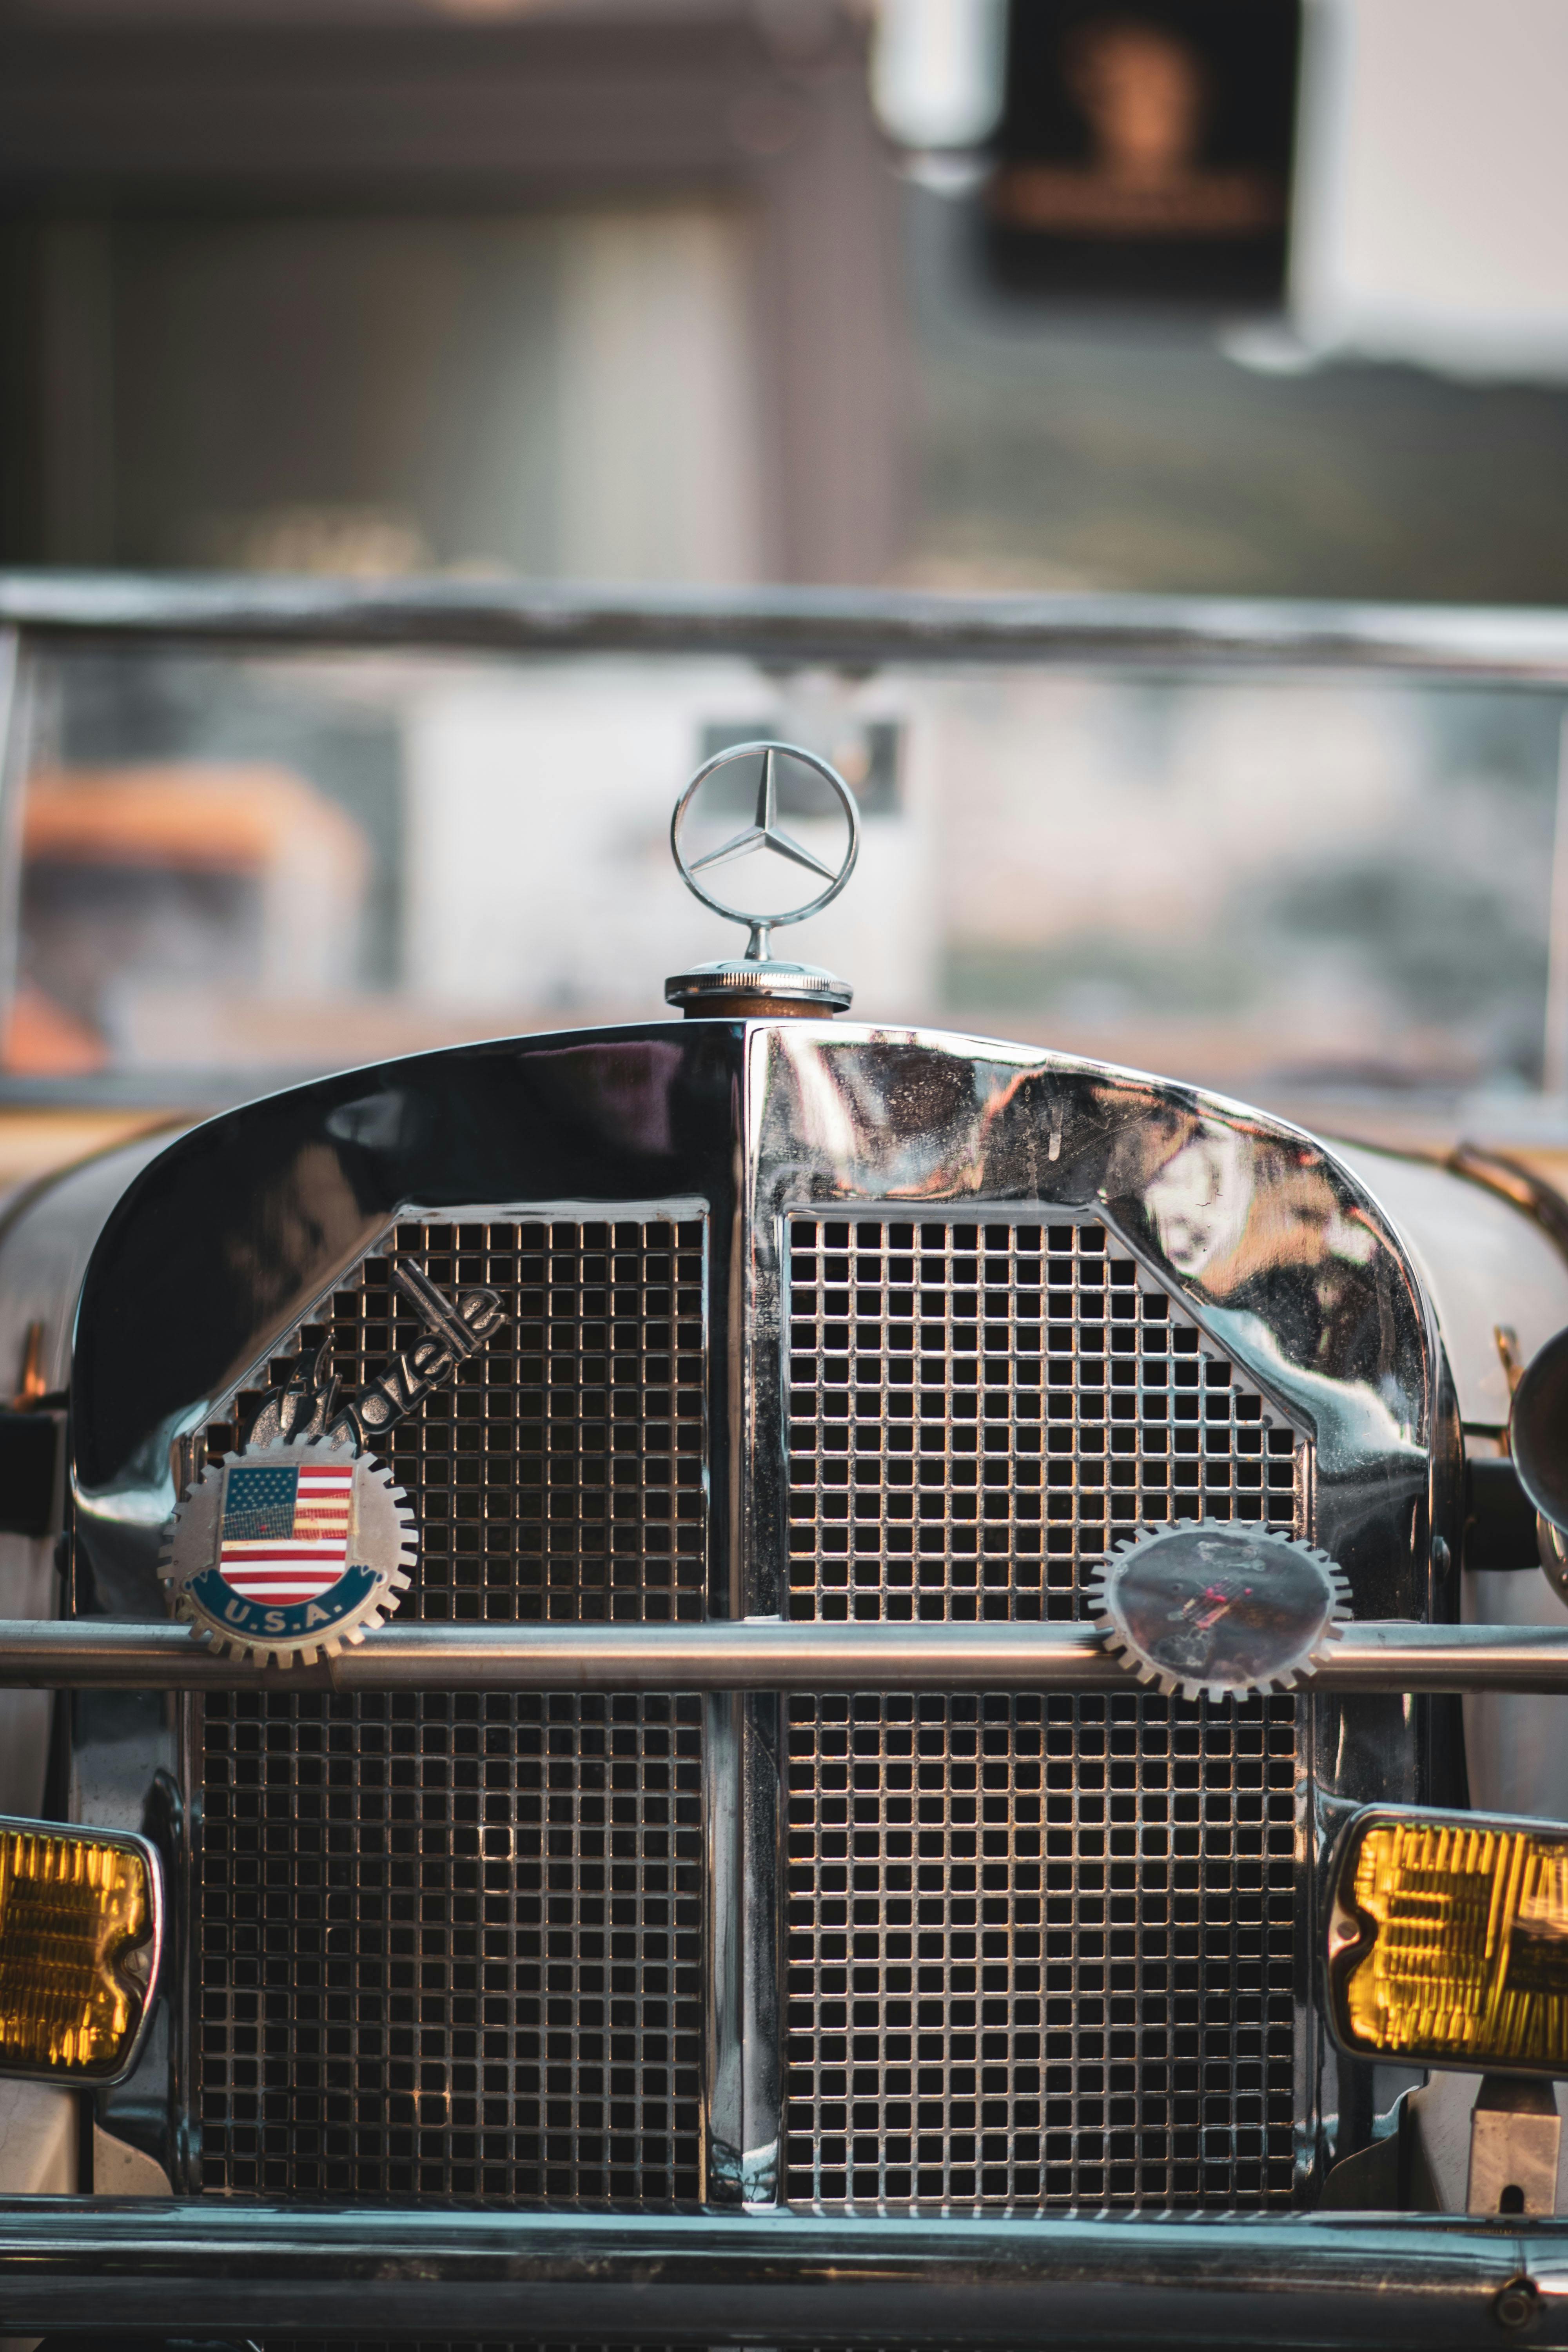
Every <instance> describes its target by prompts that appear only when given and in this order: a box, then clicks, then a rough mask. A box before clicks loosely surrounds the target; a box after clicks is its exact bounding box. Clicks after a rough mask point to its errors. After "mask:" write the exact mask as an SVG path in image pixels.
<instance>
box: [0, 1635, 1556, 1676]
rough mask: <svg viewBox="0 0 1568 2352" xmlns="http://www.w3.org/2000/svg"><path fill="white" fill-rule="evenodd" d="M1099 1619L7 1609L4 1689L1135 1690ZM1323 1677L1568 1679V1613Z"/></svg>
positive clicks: (1362, 1658) (1349, 1657) (1414, 1641)
mask: <svg viewBox="0 0 1568 2352" xmlns="http://www.w3.org/2000/svg"><path fill="white" fill-rule="evenodd" d="M1137 1687H1138V1685H1137V1682H1136V1680H1135V1678H1134V1676H1133V1675H1131V1672H1130V1671H1129V1669H1128V1668H1127V1667H1126V1666H1124V1665H1123V1664H1122V1663H1121V1660H1120V1659H1119V1658H1116V1657H1113V1656H1112V1655H1111V1654H1110V1652H1109V1651H1108V1650H1107V1649H1106V1647H1105V1644H1104V1642H1103V1640H1102V1638H1101V1636H1100V1632H1099V1630H1098V1628H1097V1627H1095V1626H1093V1625H1088V1624H1058V1623H1050V1624H1025V1625H1004V1624H996V1625H989V1624H985V1625H892V1626H886V1625H844V1624H837V1625H836V1624H826V1625H805V1624H783V1623H776V1622H758V1621H755V1620H753V1621H752V1622H750V1623H746V1624H734V1623H714V1624H708V1625H533V1624H517V1625H504V1624H491V1625H479V1624H471V1625H461V1626H449V1625H418V1624H408V1623H402V1622H399V1623H396V1624H393V1625H384V1626H381V1627H379V1628H377V1630H376V1631H375V1632H374V1633H367V1634H366V1635H365V1638H364V1640H363V1642H362V1643H358V1644H357V1645H356V1646H355V1647H354V1648H353V1650H347V1651H345V1652H344V1653H343V1654H342V1656H341V1657H338V1658H333V1659H331V1661H330V1662H327V1663H324V1664H321V1665H317V1666H302V1667H300V1668H298V1669H297V1670H295V1671H293V1672H290V1673H287V1674H286V1673H284V1672H282V1671H280V1670H279V1668H276V1667H261V1666H250V1665H243V1664H240V1663H239V1662H238V1661H237V1660H236V1659H233V1658H222V1657H215V1655H214V1654H213V1653H212V1652H211V1651H210V1650H208V1649H207V1648H205V1646H204V1644H203V1643H200V1642H198V1641H196V1640H195V1638H194V1637H193V1636H192V1634H191V1633H190V1632H189V1630H188V1629H187V1628H186V1627H185V1626H184V1625H169V1624H127V1623H124V1622H117V1621H114V1620H110V1619H105V1618H91V1617H89V1618H82V1619H79V1620H77V1621H76V1622H70V1621H62V1620H60V1619H57V1618H40V1619H37V1620H33V1621H28V1620H19V1619H11V1620H9V1621H3V1620H0V1690H75V1689H79V1690H176V1691H219V1690H243V1691H267V1690H270V1691H279V1692H285V1691H292V1690H315V1691H323V1690H341V1691H394V1690H429V1691H459V1690H466V1691H504V1690H559V1691H580V1690H594V1691H607V1690H616V1691H701V1690H708V1691H736V1690H738V1691H792V1690H794V1691H880V1690H922V1691H958V1690H966V1691H991V1690H994V1691H1007V1690H1060V1691H1110V1690H1126V1691H1136V1689H1137ZM1313 1688H1314V1691H1315V1692H1318V1693H1331V1692H1342V1693H1345V1694H1347V1695H1366V1694H1371V1693H1386V1694H1394V1693H1399V1692H1422V1691H1428V1692H1430V1691H1467V1690H1496V1691H1551V1692H1563V1691H1568V1627H1562V1626H1556V1625H1524V1626H1519V1625H1422V1624H1413V1623H1411V1622H1407V1621H1405V1620H1403V1619H1399V1620H1394V1621H1390V1622H1383V1623H1376V1622H1372V1623H1369V1622H1358V1623H1356V1624H1353V1625H1347V1626H1346V1627H1345V1630H1344V1634H1343V1637H1342V1639H1341V1640H1340V1641H1338V1642H1336V1643H1334V1646H1333V1652H1332V1654H1331V1656H1330V1657H1329V1658H1327V1659H1326V1660H1325V1661H1324V1664H1323V1665H1322V1666H1321V1669H1320V1670H1319V1672H1318V1674H1317V1675H1315V1676H1314V1677H1313Z"/></svg>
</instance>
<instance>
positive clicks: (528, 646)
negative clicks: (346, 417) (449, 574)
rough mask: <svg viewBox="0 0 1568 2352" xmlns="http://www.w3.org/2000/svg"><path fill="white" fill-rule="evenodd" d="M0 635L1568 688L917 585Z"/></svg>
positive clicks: (7, 575)
mask: <svg viewBox="0 0 1568 2352" xmlns="http://www.w3.org/2000/svg"><path fill="white" fill-rule="evenodd" d="M0 625H9V626H11V627H13V628H15V629H17V630H19V631H22V632H23V633H25V634H26V636H27V637H29V638H31V639H33V640H34V641H35V642H37V641H40V640H42V639H44V638H55V639H59V638H67V639H68V638H70V637H93V638H97V639H100V641H101V640H107V641H109V642H110V643H114V642H118V643H121V644H124V643H126V642H128V641H129V642H134V641H136V640H137V639H143V640H145V639H149V638H163V639H166V640H174V641H183V642H184V643H198V644H205V645H210V646H245V645H254V646H280V645H296V646H306V647H319V646H328V645H330V646H365V647H367V648H377V647H380V648H386V647H391V646H407V647H417V648H421V649H424V650H427V651H440V650H442V649H448V650H453V651H459V652H461V651H494V652H501V653H520V654H521V653H531V652H532V653H540V652H542V653H549V654H552V655H562V654H593V653H616V654H620V653H648V654H658V655H670V654H682V653H689V654H749V655H751V656H753V657H756V658H763V659H769V658H784V659H789V660H794V661H809V662H829V663H835V664H840V665H844V666H847V667H856V666H858V665H860V664H862V663H867V662H896V663H900V664H903V663H919V664H921V666H922V667H936V666H941V665H943V664H947V663H952V662H982V663H993V662H1023V663H1032V664H1033V663H1049V662H1063V663H1072V664H1074V665H1075V666H1080V667H1081V666H1082V665H1084V664H1093V665H1096V666H1105V667H1145V666H1148V665H1151V664H1152V665H1156V666H1169V665H1170V664H1173V663H1175V664H1179V665H1180V666H1182V667H1186V668H1192V669H1204V668H1207V669H1210V670H1216V671H1223V670H1226V669H1246V670H1253V671H1256V670H1258V669H1260V668H1262V669H1269V670H1286V671H1298V670H1317V671H1324V670H1327V671H1334V672H1340V673H1350V674H1352V675H1354V674H1365V673H1368V672H1373V673H1377V672H1381V673H1384V674H1387V675H1393V676H1397V677H1422V676H1429V677H1436V678H1441V679H1444V680H1453V679H1457V678H1468V679H1475V680H1481V679H1497V680H1500V681H1502V680H1515V681H1518V682H1521V683H1523V682H1529V681H1537V682H1541V683H1547V682H1551V681H1555V680H1563V679H1568V615H1565V614H1563V613H1561V612H1558V611H1551V610H1544V609H1535V610H1531V609H1529V608H1515V609H1512V610H1506V609H1500V608H1495V607H1494V608H1489V607H1486V606H1479V605H1478V606H1469V607H1466V606H1462V605H1460V606H1449V607H1445V606H1442V605H1434V604H1426V605H1420V604H1334V603H1329V602H1324V601H1316V602H1307V601H1304V600H1302V601H1291V602H1285V601H1282V600H1279V599H1276V598H1266V597H1219V596H1138V595H1123V594H1121V593H1102V594H1086V595H1077V594H1046V595H1037V594H1022V595H1019V594H1009V595H994V596H967V595H965V596H948V595H939V594H932V593H929V592H926V591H922V590H916V589H906V590H901V591H900V590H889V589H880V588H875V589H856V588H779V587H766V588H754V589H744V588H741V589H726V590H722V591H718V592H716V591H714V590H712V589H703V588H690V589H684V588H679V587H675V588H644V589H636V590H626V589H622V590H613V589H612V590H604V589H600V590H595V589H591V588H578V587H576V586H572V585H568V586H563V585H560V584H558V583H552V582H547V581H519V582H517V583H515V585H514V584H511V583H495V582H491V581H466V580H462V581H460V580H433V579H426V580H420V579H415V580H394V581H365V582H360V581H352V582H344V581H331V580H310V579H281V578H276V579H258V578H257V577H256V576H255V575H253V574H244V573H236V574H229V575H225V574H222V573H216V574H209V575H206V576H204V577H201V578H195V577H190V576H184V577H182V576H179V575H173V576H172V575H170V574H168V573H162V574H157V573H144V572H143V573H139V572H0Z"/></svg>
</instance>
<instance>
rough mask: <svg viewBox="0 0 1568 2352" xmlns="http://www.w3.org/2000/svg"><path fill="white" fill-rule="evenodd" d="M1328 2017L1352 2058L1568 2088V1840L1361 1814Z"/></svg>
mask: <svg viewBox="0 0 1568 2352" xmlns="http://www.w3.org/2000/svg"><path fill="white" fill-rule="evenodd" d="M1329 2008H1330V2016H1331V2022H1332V2025H1333V2031H1334V2034H1335V2038H1336V2039H1337V2040H1338V2041H1340V2042H1342V2043H1343V2045H1344V2047H1345V2048H1346V2049H1347V2050H1351V2051H1355V2052H1368V2051H1376V2052H1378V2053H1382V2054H1384V2055H1387V2056H1389V2057H1400V2058H1405V2059H1409V2060H1411V2061H1412V2062H1413V2063H1417V2064H1430V2065H1439V2066H1460V2067H1479V2068H1483V2069H1484V2068H1488V2067H1498V2068H1506V2069H1511V2070H1516V2071H1520V2072H1532V2071H1539V2072H1540V2073H1542V2074H1568V1828H1560V1827H1558V1826H1556V1825H1555V1824H1553V1823H1551V1822H1519V1821H1509V1820H1505V1819H1497V1818H1492V1817H1489V1816H1485V1815H1481V1814H1477V1813H1417V1812H1408V1813H1406V1812H1396V1811H1383V1810H1377V1811H1369V1812H1365V1813H1359V1814H1357V1816H1356V1818H1355V1819H1354V1821H1352V1823H1351V1824H1350V1827H1349V1829H1348V1830H1347V1831H1346V1832H1345V1834H1344V1837H1343V1838H1342V1841H1341V1843H1340V1845H1339V1847H1338V1849H1337V1850H1336V1854H1335V1864H1334V1874H1333V1905H1332V1916H1331V1923H1330V1929H1329Z"/></svg>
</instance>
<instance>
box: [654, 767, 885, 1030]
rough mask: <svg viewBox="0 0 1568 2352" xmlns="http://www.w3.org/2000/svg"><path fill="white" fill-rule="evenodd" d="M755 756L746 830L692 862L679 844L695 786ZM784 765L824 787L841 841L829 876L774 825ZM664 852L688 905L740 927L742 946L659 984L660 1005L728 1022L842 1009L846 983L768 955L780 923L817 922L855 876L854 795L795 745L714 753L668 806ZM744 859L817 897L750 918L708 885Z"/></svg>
mask: <svg viewBox="0 0 1568 2352" xmlns="http://www.w3.org/2000/svg"><path fill="white" fill-rule="evenodd" d="M759 754H760V756H761V762H762V766H761V774H760V777H759V780H758V784H757V798H756V807H755V812H754V814H753V816H752V822H751V824H748V825H744V826H742V829H741V831H740V832H738V833H736V834H734V835H732V836H731V838H730V839H729V840H727V841H722V842H721V843H719V844H718V845H717V846H716V847H714V848H712V849H710V850H707V851H705V852H704V853H703V854H702V855H701V856H698V857H688V856H687V854H686V850H685V848H684V846H683V835H684V833H685V830H686V826H687V823H688V820H689V817H690V816H691V814H692V812H693V806H694V803H696V801H697V800H698V797H699V795H700V793H701V791H702V788H703V786H704V785H705V784H706V783H707V782H709V781H710V778H711V777H714V776H717V775H718V774H719V773H720V772H721V771H722V770H723V769H726V768H729V767H732V766H733V765H734V764H735V763H736V762H737V761H742V760H743V761H754V760H756V759H757V758H758V756H759ZM790 765H793V766H794V767H795V768H797V769H805V771H806V772H808V774H810V775H812V776H815V777H816V778H817V779H819V781H820V782H822V783H824V784H826V787H827V789H828V792H829V793H831V794H832V796H833V799H834V800H836V801H837V805H838V809H839V810H840V811H841V812H842V814H843V817H844V820H845V823H846V825H847V839H846V843H845V846H844V852H843V855H842V856H841V857H840V859H839V862H838V864H837V866H830V865H828V864H827V863H826V860H825V859H823V858H821V857H819V856H817V855H816V851H815V850H812V849H808V848H807V847H806V846H805V844H804V843H802V842H800V841H797V840H796V839H795V835H793V834H792V833H791V832H790V831H789V830H788V828H787V827H786V826H785V825H784V824H781V823H780V820H779V785H780V782H781V770H783V771H784V772H785V773H787V772H788V766H790ZM669 846H670V851H671V854H672V855H673V856H674V859H675V863H676V866H677V869H678V871H679V875H680V878H681V880H682V881H683V882H684V883H685V885H686V887H687V888H688V889H689V891H690V892H691V894H692V897H693V898H700V900H701V902H702V904H703V905H704V906H705V907H710V908H712V910H713V912H714V914H716V915H722V916H723V917H724V918H725V919H726V921H728V922H731V923H744V924H745V926H746V929H747V932H748V938H747V940H746V949H745V953H744V954H743V955H739V956H731V957H727V958H723V959H721V961H719V962H717V963H707V964H698V965H696V966H694V967H693V969H692V970H691V971H683V972H677V973H676V974H675V975H674V976H673V978H671V979H670V980H668V981H667V982H665V989H664V993H665V997H666V1000H667V1002H668V1003H671V1004H679V1005H680V1006H681V1007H682V1009H683V1010H684V1011H685V1012H686V1013H689V1014H690V1013H710V1014H718V1015H724V1014H729V1015H731V1016H733V1015H736V1014H744V1013H842V1012H844V1011H845V1010H846V1009H847V1006H848V1004H849V1002H850V999H851V996H852V995H853V993H854V992H853V990H852V989H851V988H850V986H849V983H848V982H847V981H842V980H839V979H837V978H836V976H835V975H834V974H833V973H832V972H830V971H824V970H823V969H822V967H821V966H820V965H818V964H809V963H788V962H784V961H781V960H780V959H779V958H777V957H775V956H774V954H773V937H772V935H773V932H774V931H775V930H776V929H780V928H781V927H782V926H783V925H784V924H786V923H804V922H805V919H806V918H807V917H808V916H809V915H819V914H820V913H821V912H822V909H823V908H825V907H826V906H830V905H831V904H832V902H833V900H834V899H835V898H837V896H838V894H839V892H840V891H841V890H842V889H843V887H844V886H845V884H846V883H847V881H848V879H849V877H850V876H851V874H853V873H854V871H855V860H856V858H857V857H858V856H859V854H860V813H859V811H858V808H857V807H856V805H855V795H854V793H852V792H851V791H850V789H849V787H848V785H847V783H846V782H845V781H844V779H843V777H842V776H841V775H840V774H839V773H838V771H837V768H835V767H832V766H831V765H830V764H829V762H828V761H826V760H824V759H821V758H819V757H818V755H817V753H816V752H815V751H805V750H803V748H802V747H801V746H800V745H799V744H798V743H735V744H731V747H730V748H729V749H728V750H727V751H719V752H716V753H715V755H714V756H713V758H712V759H710V760H705V761H703V763H702V765H701V767H700V768H699V769H698V771H697V772H696V774H695V775H694V776H693V777H692V779H691V781H690V782H689V784H688V785H687V787H686V790H685V791H684V792H683V793H681V795H680V798H679V800H678V801H677V802H676V803H675V813H674V814H673V816H672V817H671V818H670V822H669ZM753 856H766V857H773V858H777V859H780V860H782V861H783V862H784V863H785V864H786V865H790V866H795V867H797V868H799V869H800V870H801V871H802V872H803V873H805V874H807V875H810V876H813V877H816V879H817V880H818V881H819V882H820V883H821V884H822V886H823V887H821V888H819V889H817V890H816V892H815V894H814V895H812V896H810V897H808V898H806V899H805V901H804V902H803V903H802V904H801V905H800V906H797V907H788V906H786V907H785V908H783V909H781V910H779V911H776V912H773V913H770V914H759V913H756V912H754V911H753V910H752V909H751V908H746V907H740V906H736V905H734V904H733V903H732V902H731V900H729V899H727V898H721V897H720V896H719V894H718V892H717V891H716V890H715V889H714V888H713V887H711V883H710V877H712V876H714V875H715V874H716V873H717V872H718V871H719V869H721V868H722V867H725V866H731V865H733V864H735V863H737V862H738V861H739V860H741V859H742V858H746V857H753Z"/></svg>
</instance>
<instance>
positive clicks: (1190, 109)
mask: <svg viewBox="0 0 1568 2352" xmlns="http://www.w3.org/2000/svg"><path fill="white" fill-rule="evenodd" d="M1009 13H1010V24H1009V30H1008V37H1007V65H1006V98H1005V107H1004V110H1003V115H1002V121H1001V124H1000V127H999V130H998V131H997V135H996V139H995V142H994V170H993V173H992V176H991V180H990V184H989V186H988V189H987V192H986V206H985V217H986V229H985V236H986V244H987V248H988V257H989V261H990V266H991V269H992V273H993V275H994V278H996V279H997V280H998V281H999V282H1000V283H1001V284H1002V285H1003V286H1004V287H1005V288H1008V289H1014V290H1016V291H1020V292H1028V293H1036V294H1044V295H1054V296H1058V297H1062V298H1066V299H1080V300H1104V299H1110V300H1125V301H1130V302H1137V303H1146V302H1149V301H1159V302H1175V303H1186V304H1193V305H1198V306H1203V307H1206V308H1209V309H1220V310H1235V309H1241V308H1245V309H1259V308H1269V307H1272V306H1275V305H1277V304H1279V302H1280V301H1281V300H1282V299H1283V295H1284V290H1285V270H1286V259H1287V253H1288V247H1289V206H1290V173H1291V155H1292V147H1293V142H1294V134H1295V119H1296V81H1297V72H1298V57H1299V51H1300V0H1131V5H1129V0H1015V5H1014V6H1013V7H1012V9H1011V11H1010V12H1009Z"/></svg>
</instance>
